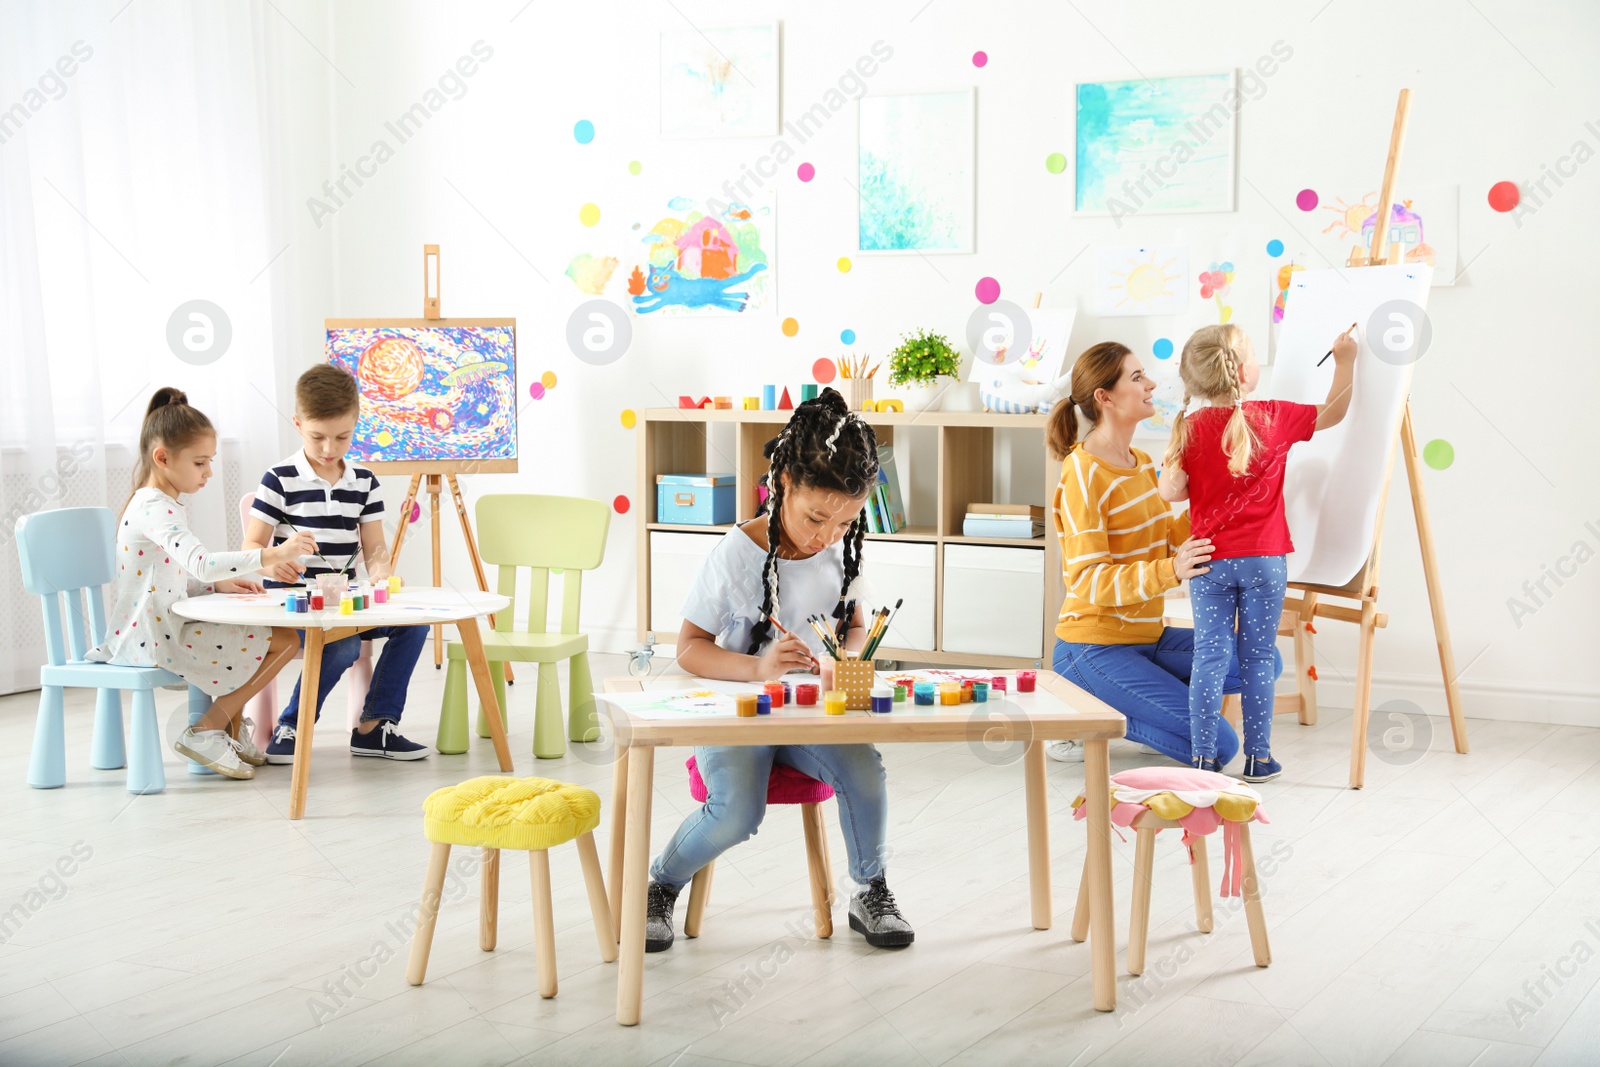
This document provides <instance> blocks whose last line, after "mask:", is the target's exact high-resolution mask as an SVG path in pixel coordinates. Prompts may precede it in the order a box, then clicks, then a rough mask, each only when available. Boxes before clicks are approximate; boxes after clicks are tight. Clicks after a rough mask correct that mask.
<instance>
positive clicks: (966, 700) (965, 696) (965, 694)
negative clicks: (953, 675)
mask: <svg viewBox="0 0 1600 1067" xmlns="http://www.w3.org/2000/svg"><path fill="white" fill-rule="evenodd" d="M961 703H963V704H970V703H972V683H971V682H962V683H961Z"/></svg>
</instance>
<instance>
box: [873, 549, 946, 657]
mask: <svg viewBox="0 0 1600 1067" xmlns="http://www.w3.org/2000/svg"><path fill="white" fill-rule="evenodd" d="M937 561H938V547H937V546H936V545H932V544H919V543H916V542H909V541H867V542H865V543H863V544H862V546H861V562H862V574H863V575H864V576H865V578H866V586H867V590H868V595H869V596H870V597H871V598H872V600H871V602H870V603H869V604H867V605H866V610H868V611H869V612H870V611H871V610H872V609H874V608H880V607H885V606H891V605H893V604H894V602H895V601H896V600H901V599H903V600H904V601H905V603H903V604H901V605H900V610H899V611H897V612H895V615H894V618H893V620H891V621H890V623H889V632H888V633H886V634H885V635H884V637H883V644H884V646H885V647H887V648H912V649H917V650H919V651H923V652H932V651H933V650H934V641H933V604H934V575H935V573H936V572H937V570H938V567H937Z"/></svg>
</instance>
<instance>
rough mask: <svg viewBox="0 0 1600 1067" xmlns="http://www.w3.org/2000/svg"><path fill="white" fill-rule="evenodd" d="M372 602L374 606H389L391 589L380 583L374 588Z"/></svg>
mask: <svg viewBox="0 0 1600 1067" xmlns="http://www.w3.org/2000/svg"><path fill="white" fill-rule="evenodd" d="M372 602H373V603H374V604H387V603H388V602H389V587H388V586H386V585H384V584H383V583H382V582H379V583H378V584H377V585H375V586H373V587H372Z"/></svg>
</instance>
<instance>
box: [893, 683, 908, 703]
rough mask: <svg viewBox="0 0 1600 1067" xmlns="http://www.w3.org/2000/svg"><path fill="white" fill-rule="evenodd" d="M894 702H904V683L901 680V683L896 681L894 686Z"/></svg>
mask: <svg viewBox="0 0 1600 1067" xmlns="http://www.w3.org/2000/svg"><path fill="white" fill-rule="evenodd" d="M894 702H895V703H896V704H904V703H905V702H906V687H905V683H903V682H901V683H897V684H896V685H895V687H894Z"/></svg>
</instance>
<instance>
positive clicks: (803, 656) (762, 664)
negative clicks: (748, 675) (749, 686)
mask: <svg viewBox="0 0 1600 1067" xmlns="http://www.w3.org/2000/svg"><path fill="white" fill-rule="evenodd" d="M810 669H811V649H809V648H807V647H806V643H805V642H804V641H802V640H800V639H799V638H798V637H796V636H794V634H779V635H778V639H777V640H776V641H774V642H772V644H770V645H768V646H767V650H766V651H765V652H763V653H762V654H761V655H759V656H757V657H756V671H757V678H756V680H758V681H759V680H760V679H763V678H777V677H779V676H781V675H785V674H788V673H789V672H790V671H797V670H798V671H807V670H810Z"/></svg>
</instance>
